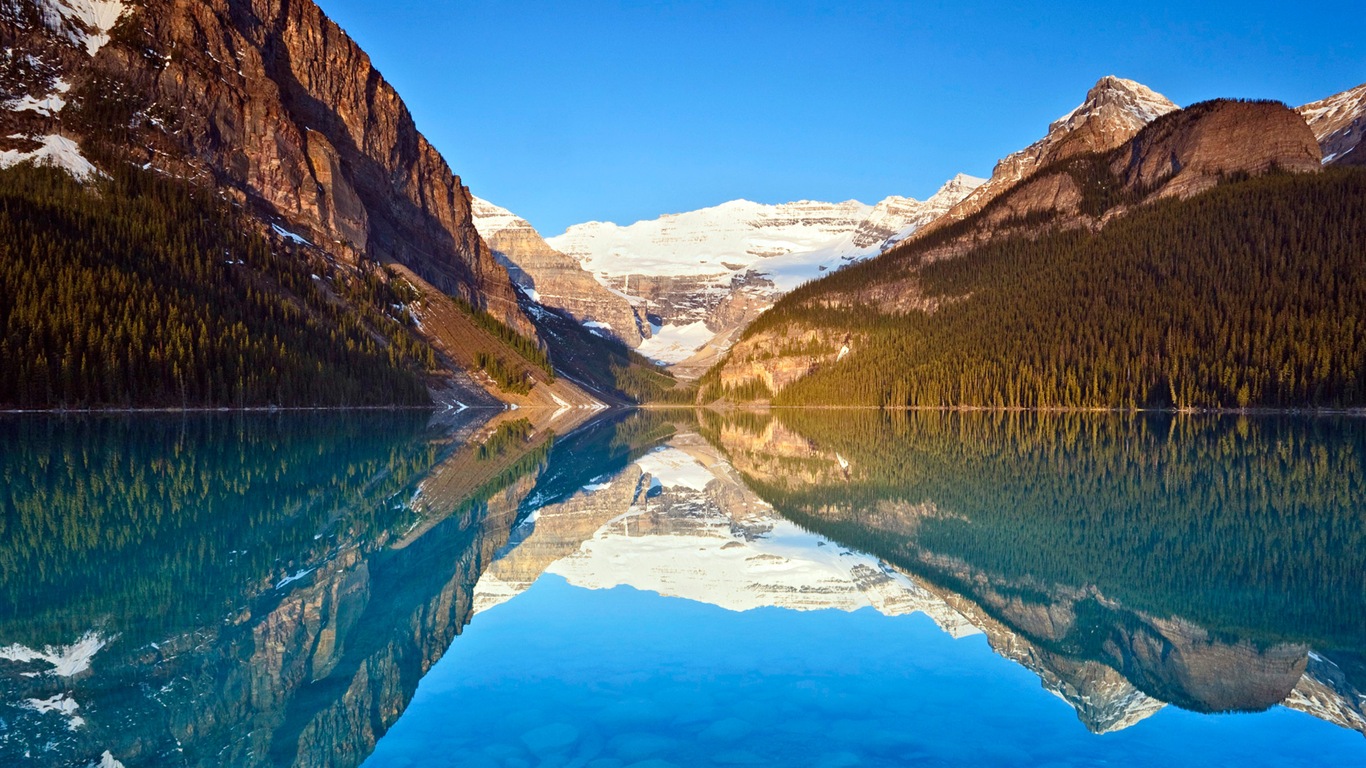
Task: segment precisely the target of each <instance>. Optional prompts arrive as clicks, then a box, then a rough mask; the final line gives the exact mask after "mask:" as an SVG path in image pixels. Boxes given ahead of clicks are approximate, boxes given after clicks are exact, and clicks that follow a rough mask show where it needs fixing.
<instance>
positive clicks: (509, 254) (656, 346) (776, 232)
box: [475, 175, 980, 375]
mask: <svg viewBox="0 0 1366 768" xmlns="http://www.w3.org/2000/svg"><path fill="white" fill-rule="evenodd" d="M979 183H980V180H978V179H973V178H972V177H969V176H963V175H960V176H958V177H955V178H954V179H952V180H950V181H949V182H948V183H947V184H945V185H944V187H943V188H942V189H941V190H939V192H937V193H936V194H935V195H934V196H932V197H931V198H929V199H928V200H926V201H923V202H921V201H917V200H914V199H911V198H905V197H889V198H887V199H885V200H883V201H881V202H879V203H878V204H877V205H874V206H869V205H866V204H864V203H860V202H858V201H854V200H850V201H846V202H843V203H821V202H813V201H800V202H796V203H787V204H782V205H764V204H760V203H753V202H749V201H746V200H735V201H731V202H729V203H724V204H722V205H719V206H715V207H712V208H705V209H702V210H698V211H690V212H687V213H680V214H671V215H668V216H663V217H661V218H659V219H656V220H653V221H642V222H637V223H635V224H632V225H629V226H620V225H617V224H613V223H610V222H589V223H586V224H579V225H575V226H572V227H570V228H569V229H568V230H567V231H566V232H565V233H563V234H561V235H559V236H557V237H553V238H550V239H549V240H542V239H541V237H540V236H539V235H538V234H536V232H535V230H534V229H533V228H532V227H531V225H530V224H527V223H526V222H525V220H523V219H521V218H519V217H517V216H516V215H514V214H512V213H510V212H508V211H506V210H505V209H502V208H498V207H497V206H493V205H491V204H488V205H483V204H479V205H477V206H476V209H475V217H476V223H477V224H478V225H479V227H480V228H481V231H483V232H484V233H485V235H486V237H488V238H490V239H491V241H496V244H495V245H494V248H495V250H496V251H497V252H498V256H499V258H501V259H503V260H504V261H505V263H507V264H509V265H511V267H510V269H511V271H512V274H513V277H514V280H516V281H518V282H519V283H521V284H523V285H524V287H527V288H530V289H531V290H532V291H534V292H535V293H534V296H535V297H536V298H537V300H538V301H540V302H541V303H542V304H543V305H545V306H546V307H551V308H557V309H562V310H564V311H566V312H568V313H569V314H570V315H571V316H572V317H574V318H575V319H577V320H579V321H580V322H582V323H586V324H587V325H588V326H589V327H590V328H593V329H594V330H595V331H596V332H599V333H602V334H608V335H614V336H616V337H617V338H620V339H621V340H623V341H624V342H626V343H627V344H628V345H630V346H633V347H635V348H636V349H637V351H639V352H641V353H642V354H644V355H646V356H648V357H651V358H653V359H655V360H658V361H661V362H664V363H669V364H674V365H675V366H676V368H675V370H677V371H678V372H679V373H680V374H682V375H688V374H689V372H692V375H696V373H700V371H701V370H703V369H705V367H706V365H707V364H708V363H709V362H710V360H711V359H712V358H713V357H714V356H715V354H716V353H717V352H718V351H721V350H724V349H725V348H726V347H727V346H729V343H730V341H731V338H732V337H733V335H734V334H736V333H738V332H739V331H740V330H743V328H744V327H745V326H746V325H748V324H749V323H750V322H752V321H753V320H754V318H755V317H758V315H759V314H761V313H762V312H763V311H764V310H766V309H767V308H768V307H769V306H771V305H772V303H773V301H774V300H776V298H777V297H778V296H780V295H782V294H783V293H785V292H786V291H789V290H791V289H793V288H795V287H796V286H798V285H800V284H802V283H803V282H806V281H808V280H811V279H814V278H816V277H818V276H820V275H821V274H824V273H826V272H828V271H832V270H836V269H839V268H840V267H841V266H844V265H846V264H849V263H851V262H854V261H857V260H860V259H863V258H867V257H868V256H872V255H875V254H877V253H880V252H881V251H883V250H885V249H886V248H889V247H891V245H893V244H895V243H897V242H899V241H900V240H902V239H904V238H905V237H907V236H908V235H909V234H910V233H911V232H914V231H915V230H916V229H918V228H919V227H921V226H923V225H924V224H925V223H927V222H929V221H932V220H933V219H934V218H936V217H937V216H939V215H941V214H942V213H943V212H944V211H946V210H948V209H949V207H951V206H952V205H953V204H954V203H956V202H958V201H959V200H960V199H962V197H963V196H964V195H966V194H968V193H969V192H971V191H972V189H973V188H974V187H975V186H976V185H977V184H979ZM566 258H567V259H569V260H572V261H573V262H575V263H577V264H578V265H581V269H582V273H577V272H574V271H573V270H572V269H570V268H569V265H568V264H567V263H566V262H565V259H566ZM585 276H592V277H593V278H595V279H596V281H597V282H598V283H599V284H600V285H601V286H603V288H605V290H599V289H596V288H594V287H592V286H589V285H588V284H587V283H585V281H584V277H585ZM543 286H549V289H548V290H547V288H546V287H543ZM623 301H624V302H625V303H626V305H627V306H622V303H621V302H623ZM628 308H629V310H630V312H629V313H628V312H627V309H628ZM603 326H610V328H609V327H603ZM699 349H701V350H702V351H701V352H699ZM685 361H686V362H685ZM680 363H682V365H678V364H680Z"/></svg>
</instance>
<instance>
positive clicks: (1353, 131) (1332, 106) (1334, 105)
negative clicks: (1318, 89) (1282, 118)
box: [1295, 83, 1366, 165]
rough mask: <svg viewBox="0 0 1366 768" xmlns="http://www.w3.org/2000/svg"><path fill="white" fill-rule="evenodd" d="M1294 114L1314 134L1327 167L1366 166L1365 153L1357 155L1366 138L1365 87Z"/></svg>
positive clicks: (1336, 95)
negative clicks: (1307, 124)
mask: <svg viewBox="0 0 1366 768" xmlns="http://www.w3.org/2000/svg"><path fill="white" fill-rule="evenodd" d="M1295 111H1297V112H1299V113H1300V115H1301V116H1302V117H1303V118H1304V119H1305V122H1307V123H1309V127H1310V128H1311V129H1312V130H1313V131H1314V137H1315V138H1317V139H1318V141H1319V148H1320V149H1321V150H1322V151H1323V164H1324V165H1329V164H1337V165H1366V153H1362V152H1360V151H1357V148H1358V147H1359V146H1360V145H1361V137H1362V135H1363V134H1366V83H1363V84H1362V85H1358V86H1357V87H1355V88H1351V89H1349V90H1346V91H1343V92H1342V93H1338V94H1335V95H1333V96H1329V97H1328V98H1326V99H1321V100H1319V101H1315V102H1311V103H1309V104H1305V105H1304V106H1302V107H1300V108H1299V109H1297V110H1295Z"/></svg>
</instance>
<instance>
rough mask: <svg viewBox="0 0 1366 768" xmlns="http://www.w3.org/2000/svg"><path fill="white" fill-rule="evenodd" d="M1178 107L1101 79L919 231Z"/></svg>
mask: <svg viewBox="0 0 1366 768" xmlns="http://www.w3.org/2000/svg"><path fill="white" fill-rule="evenodd" d="M1176 109H1178V107H1177V106H1176V104H1174V103H1173V102H1172V101H1171V100H1170V99H1168V98H1167V97H1166V96H1163V95H1162V94H1160V93H1158V92H1156V91H1154V90H1152V89H1151V88H1149V87H1147V86H1145V85H1143V84H1141V83H1138V82H1135V81H1133V80H1126V79H1124V78H1121V77H1115V76H1114V75H1107V76H1105V77H1102V78H1101V79H1100V80H1099V81H1097V82H1096V84H1095V85H1094V86H1092V88H1091V90H1089V91H1087V92H1086V99H1085V100H1084V101H1082V103H1081V104H1079V105H1077V107H1076V108H1075V109H1073V110H1072V111H1071V112H1068V113H1067V114H1065V115H1063V116H1062V117H1060V118H1058V119H1057V120H1054V121H1053V122H1052V123H1051V124H1050V125H1049V126H1048V133H1047V134H1046V135H1045V136H1044V137H1043V138H1042V139H1039V140H1038V141H1036V142H1034V143H1033V144H1031V145H1029V146H1028V147H1025V148H1024V149H1022V150H1020V151H1018V152H1015V153H1012V154H1010V155H1007V156H1006V157H1004V158H1002V159H1001V161H1000V162H998V163H997V164H996V167H995V169H993V170H992V173H991V178H990V179H989V180H988V181H986V182H985V183H983V184H981V185H980V186H978V187H977V188H976V189H975V190H974V191H973V192H972V194H970V195H968V196H967V197H966V198H965V199H963V201H962V202H961V203H959V204H958V205H955V206H953V207H952V208H951V209H949V211H948V213H946V214H945V215H944V216H942V217H940V218H939V219H938V220H936V221H935V222H933V223H931V224H930V225H929V226H926V227H924V228H923V229H921V230H920V231H921V232H930V231H933V230H935V229H938V228H939V227H941V226H944V225H947V224H950V223H952V222H955V221H961V220H963V219H966V218H967V217H969V216H971V215H973V214H974V213H977V212H978V211H980V210H982V209H983V208H985V207H986V206H987V204H988V203H990V202H991V201H992V200H995V199H996V198H997V197H999V196H1001V195H1002V194H1004V193H1005V192H1006V191H1008V190H1009V189H1011V188H1012V187H1014V186H1015V185H1016V184H1018V183H1020V182H1021V181H1023V180H1025V179H1027V178H1029V177H1030V176H1032V175H1033V174H1034V173H1035V172H1036V171H1038V170H1039V169H1041V168H1044V167H1046V166H1048V165H1050V164H1052V163H1056V162H1058V161H1060V160H1065V159H1067V158H1069V157H1076V156H1077V155H1081V154H1085V153H1087V152H1108V151H1109V150H1112V149H1114V148H1115V147H1118V146H1119V145H1121V144H1123V143H1124V142H1126V141H1128V140H1129V139H1132V138H1133V137H1134V135H1135V134H1137V133H1138V132H1139V131H1140V130H1141V129H1142V128H1143V127H1144V126H1145V125H1147V124H1148V123H1151V122H1152V121H1153V120H1155V119H1157V118H1158V117H1161V116H1162V115H1165V114H1167V113H1169V112H1172V111H1175V110H1176Z"/></svg>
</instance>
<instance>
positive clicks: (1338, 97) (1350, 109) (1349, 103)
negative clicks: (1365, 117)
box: [1295, 83, 1366, 139]
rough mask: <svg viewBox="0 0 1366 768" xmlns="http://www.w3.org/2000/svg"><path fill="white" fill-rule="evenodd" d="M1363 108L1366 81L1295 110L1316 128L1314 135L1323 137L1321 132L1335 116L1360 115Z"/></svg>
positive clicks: (1365, 103) (1310, 125)
mask: <svg viewBox="0 0 1366 768" xmlns="http://www.w3.org/2000/svg"><path fill="white" fill-rule="evenodd" d="M1363 109H1366V83H1363V84H1361V85H1358V86H1357V87H1355V88H1349V89H1348V90H1345V91H1343V92H1342V93H1335V94H1333V95H1332V96H1329V97H1328V98H1326V99H1319V100H1318V101H1311V102H1310V103H1308V104H1305V105H1304V106H1302V107H1300V108H1299V109H1297V110H1295V111H1296V112H1299V113H1300V114H1301V115H1303V116H1304V119H1305V121H1306V122H1308V123H1309V127H1310V128H1313V129H1314V135H1315V136H1317V137H1318V138H1320V139H1322V138H1323V135H1322V134H1320V133H1319V132H1320V131H1321V130H1322V129H1323V127H1324V126H1327V125H1330V124H1331V123H1332V122H1333V120H1334V119H1335V118H1338V119H1340V118H1347V119H1352V118H1356V117H1360V116H1361V114H1362V111H1363Z"/></svg>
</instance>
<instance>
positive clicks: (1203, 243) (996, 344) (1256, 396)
mask: <svg viewBox="0 0 1366 768" xmlns="http://www.w3.org/2000/svg"><path fill="white" fill-rule="evenodd" d="M970 223H971V220H968V221H966V222H964V224H965V225H968V224H970ZM934 244H935V243H933V242H929V243H925V244H923V247H922V245H921V244H916V243H912V244H911V245H909V246H907V247H905V248H903V249H900V250H898V251H893V252H891V253H889V254H887V255H886V256H884V257H882V258H879V259H874V260H870V261H868V262H864V263H861V264H858V265H855V266H852V267H849V268H847V269H844V270H841V271H839V272H836V273H834V274H833V275H831V276H829V277H826V278H825V279H823V280H820V281H818V282H815V283H810V284H808V285H806V286H804V287H802V288H799V289H797V290H796V291H794V292H793V293H792V294H790V295H789V296H787V297H786V298H785V299H784V300H783V301H781V302H780V303H779V304H778V305H777V306H776V307H775V308H774V309H773V310H771V311H769V312H768V313H767V314H765V315H764V316H762V317H761V318H760V319H759V320H758V321H757V322H756V323H755V324H754V326H752V327H751V328H750V329H749V331H748V332H747V335H750V336H752V335H754V334H757V333H760V332H763V331H764V330H766V329H772V328H776V327H779V326H781V325H782V324H785V323H789V324H794V325H798V326H804V327H817V328H822V329H825V331H826V335H827V337H830V336H833V335H837V334H839V333H847V335H848V338H849V339H850V346H851V353H850V354H849V355H848V356H847V357H846V358H844V359H843V360H841V361H838V362H835V363H829V364H826V365H824V366H823V367H820V368H819V369H818V370H816V371H814V372H813V373H811V374H809V375H807V376H806V377H804V378H802V379H799V380H798V381H797V382H796V383H794V384H792V385H791V386H789V387H787V388H786V389H784V390H783V391H781V392H779V393H777V394H776V395H775V396H774V398H773V401H774V402H775V403H776V404H780V405H793V406H796V405H861V406H885V407H907V406H910V407H953V406H980V407H1024V408H1058V407H1110V408H1143V407H1150V408H1220V407H1222V408H1237V407H1302V406H1309V407H1353V406H1361V405H1363V404H1366V173H1363V172H1362V171H1360V170H1355V169H1345V168H1344V169H1328V170H1326V171H1324V172H1323V173H1321V174H1301V175H1291V174H1284V173H1280V174H1271V175H1268V176H1263V177H1259V178H1251V179H1248V178H1241V179H1229V180H1226V181H1225V182H1224V183H1222V184H1221V185H1220V186H1218V187H1217V188H1215V189H1213V190H1210V191H1209V192H1206V193H1204V194H1202V195H1199V196H1197V197H1195V198H1192V199H1189V200H1166V201H1161V202H1158V203H1156V204H1152V205H1146V206H1143V207H1140V208H1138V209H1136V210H1135V211H1133V212H1131V213H1130V214H1128V215H1127V216H1124V217H1120V218H1117V219H1115V220H1113V221H1111V222H1110V223H1109V224H1108V225H1107V226H1105V227H1104V228H1103V229H1101V230H1099V231H1096V232H1092V231H1089V230H1077V229H1074V230H1062V231H1058V230H1054V231H1051V232H1045V233H1044V234H1041V235H1035V236H1015V237H1009V238H1003V239H1001V240H998V241H994V242H991V243H989V244H987V245H985V246H981V247H978V248H976V249H974V250H972V251H971V252H970V253H968V254H966V255H964V256H961V257H958V258H952V259H946V260H940V261H928V260H925V259H924V258H923V252H924V251H926V250H928V249H929V247H930V246H933V245H934ZM908 274H909V275H910V276H911V277H910V279H911V280H912V281H914V283H915V284H916V286H917V287H918V289H919V290H921V291H922V292H923V294H924V295H925V296H926V297H928V298H929V299H931V300H933V301H935V302H936V303H937V309H936V310H935V311H933V312H923V311H910V312H906V313H903V314H888V313H886V312H884V311H882V310H881V309H879V307H877V306H876V305H873V304H869V303H859V302H858V301H850V300H845V299H847V296H850V295H857V294H858V292H859V291H860V290H862V289H865V288H867V287H868V286H875V285H878V284H880V283H886V282H887V281H891V280H899V279H905V278H906V275H908ZM713 378H714V377H713ZM703 383H704V385H705V384H708V383H709V382H708V381H707V380H704V382H703ZM710 383H711V385H712V389H713V391H715V390H716V385H715V382H714V381H713V382H710Z"/></svg>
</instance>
